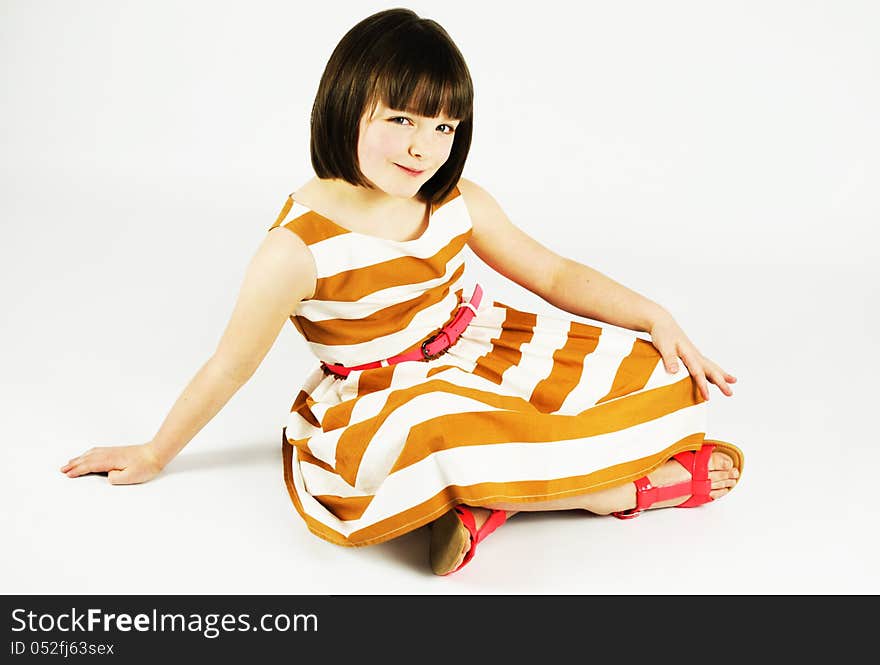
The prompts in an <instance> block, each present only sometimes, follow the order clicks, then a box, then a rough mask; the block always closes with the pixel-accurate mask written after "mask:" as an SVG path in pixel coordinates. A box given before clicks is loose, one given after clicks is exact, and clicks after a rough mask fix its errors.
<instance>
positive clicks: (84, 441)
mask: <svg viewBox="0 0 880 665" xmlns="http://www.w3.org/2000/svg"><path fill="white" fill-rule="evenodd" d="M394 6H397V5H395V4H384V3H377V2H339V1H331V2H323V3H298V2H289V1H283V2H281V1H279V2H265V1H264V2H255V1H248V2H218V1H216V0H214V1H212V2H201V1H199V2H192V1H190V2H176V1H175V2H172V1H169V0H162V1H158V0H150V1H149V2H147V1H142V2H121V1H118V0H113V1H111V0H105V1H100V2H99V1H90V2H83V1H80V2H60V1H53V2H48V1H46V0H41V1H27V2H26V1H24V0H16V1H10V0H4V2H2V5H0V7H2V18H0V37H2V38H0V48H2V63H3V69H2V87H0V95H2V100H0V102H2V103H0V107H2V111H0V113H2V120H3V121H2V123H0V132H2V145H3V149H2V151H0V154H2V156H0V160H2V169H3V171H2V174H3V177H2V181H0V195H2V202H0V212H2V240H0V261H2V262H0V270H2V280H0V289H2V293H0V296H2V303H3V313H2V320H3V324H2V330H0V334H2V345H0V368H2V370H0V371H2V377H3V379H2V393H0V403H2V405H3V416H2V422H3V430H2V432H3V449H4V452H5V454H4V456H3V460H4V464H5V467H6V473H5V474H4V479H3V482H2V484H0V487H2V495H0V499H2V506H3V508H2V518H0V519H2V521H0V530H2V534H3V541H4V546H3V547H2V548H0V585H2V592H3V593H15V594H48V593H76V594H79V593H87V594H92V593H108V594H135V593H149V594H154V593H156V594H158V593H181V594H195V593H210V594H214V593H233V594H242V593H254V594H339V593H354V594H360V593H378V594H385V593H404V594H410V593H418V594H422V593H426V594H446V593H464V594H469V593H502V594H504V593H523V594H533V593H534V594H537V593H558V594H572V593H577V594H593V593H602V594H605V593H613V594H629V593H651V594H654V593H658V594H659V593H663V594H666V593H689V594H693V593H696V594H702V593H705V594H745V593H748V594H752V593H767V594H782V593H786V594H788V593H829V594H830V593H858V594H861V593H878V592H880V579H878V574H877V571H876V562H877V559H878V556H880V543H878V528H877V527H878V509H877V496H878V495H877V493H878V489H877V486H876V483H875V482H874V476H875V474H876V473H877V467H878V462H880V455H878V450H877V435H876V431H875V429H874V427H873V425H874V419H873V416H872V413H875V412H876V408H877V407H876V399H877V398H876V395H877V394H878V391H877V378H878V361H877V350H876V347H875V346H874V339H875V335H874V332H875V331H876V330H877V325H878V307H877V304H878V303H877V290H878V268H877V265H876V263H877V262H876V258H877V254H878V252H877V233H876V230H875V227H876V224H877V222H878V220H880V215H878V213H880V197H878V182H880V178H878V176H880V163H878V155H880V131H878V123H877V118H878V117H880V93H878V85H877V82H878V73H880V72H878V63H880V47H878V41H877V39H876V37H877V34H878V32H880V10H878V8H877V5H876V4H875V3H872V2H868V1H865V2H856V1H850V2H839V1H831V0H828V1H824V2H795V1H790V2H784V1H778V0H777V1H772V2H768V1H767V0H760V1H750V2H738V3H727V2H700V1H696V0H694V1H691V2H663V3H658V2H649V1H642V2H621V3H608V2H593V1H587V2H577V3H574V2H550V1H547V2H542V3H539V4H537V5H536V4H534V3H502V2H485V3H482V2H481V3H476V2H460V1H457V0H446V1H444V2H442V3H440V2H413V3H409V4H407V5H405V6H407V7H409V8H411V9H413V10H415V11H416V12H417V13H419V15H421V16H424V17H427V18H432V19H434V20H436V21H438V22H439V23H440V24H441V25H442V26H444V28H445V29H446V30H447V31H448V32H449V34H450V35H451V37H452V38H453V40H455V42H456V43H457V44H458V46H459V48H460V50H461V51H462V53H463V54H464V56H465V58H466V60H467V62H468V65H469V67H470V71H471V75H472V77H473V80H474V84H475V90H476V97H475V130H474V131H475V133H474V139H473V144H472V149H471V152H470V157H469V160H468V162H467V166H466V169H465V176H466V177H468V178H470V179H472V180H474V181H476V182H477V183H479V184H481V185H482V186H483V187H485V188H486V189H488V190H489V191H490V192H491V193H492V194H493V195H494V196H495V197H496V199H497V200H498V201H499V202H500V203H501V205H502V207H503V208H504V209H505V211H506V212H507V214H508V216H509V217H510V218H511V220H512V221H513V222H514V223H515V224H517V225H519V226H520V227H521V228H523V229H524V230H525V231H526V232H528V233H530V234H531V235H533V236H534V237H535V238H536V239H538V240H539V241H540V242H542V243H543V244H545V245H546V246H548V247H550V248H552V249H553V250H554V251H557V252H560V253H562V254H564V255H566V256H568V257H570V258H574V259H576V260H578V261H580V262H582V263H586V264H587V265H590V266H592V267H594V268H596V269H598V270H601V271H602V272H604V273H605V274H607V275H609V276H611V277H613V278H614V279H616V280H618V281H620V282H622V283H623V284H625V285H627V286H629V287H630V288H633V289H635V290H637V291H639V292H640V293H642V294H644V295H646V296H648V297H649V298H651V299H653V300H656V301H657V302H659V303H660V304H662V305H663V306H665V307H666V308H667V309H669V310H670V311H671V312H672V313H673V315H675V317H676V318H677V320H678V322H679V323H680V324H681V325H682V327H683V328H684V329H685V331H686V332H687V333H688V335H689V336H690V338H691V339H692V340H693V341H694V343H695V344H696V345H697V347H698V348H699V349H700V350H701V351H702V352H703V353H704V354H705V355H707V356H708V357H710V358H711V359H713V360H715V361H717V362H718V363H719V364H720V365H721V366H722V367H723V368H724V369H726V370H727V371H729V372H731V373H733V374H734V375H736V376H737V377H738V378H739V381H738V383H737V384H735V385H734V386H733V389H734V396H733V397H725V396H723V395H722V394H721V392H720V391H719V390H718V389H717V388H716V387H715V386H712V387H711V391H712V398H711V402H710V427H709V430H710V431H709V432H708V433H707V434H708V436H710V437H715V438H720V439H723V440H727V441H732V442H734V443H736V444H737V445H739V446H740V447H741V448H743V449H744V451H745V453H746V466H745V473H744V476H743V479H742V481H741V483H740V485H739V486H738V487H737V489H736V490H735V491H734V493H732V494H731V495H730V496H729V497H726V498H725V499H724V500H722V501H718V502H716V503H713V504H710V505H709V506H703V507H701V508H699V509H695V510H658V511H653V512H650V513H647V514H645V515H643V516H641V517H640V518H639V519H637V520H630V521H620V520H615V519H612V518H600V517H596V516H591V515H587V514H578V513H574V512H558V513H541V514H528V515H525V514H522V515H519V516H517V517H515V518H513V519H512V520H511V521H510V522H509V523H508V524H506V525H505V526H504V527H503V528H502V529H500V530H498V531H497V532H495V533H494V534H493V535H492V536H491V537H490V538H489V539H488V540H486V541H485V542H484V543H482V544H481V545H480V547H479V551H478V553H477V556H476V557H475V559H474V561H473V562H472V563H471V564H470V565H469V566H468V567H466V568H465V569H463V570H462V571H461V572H460V573H457V574H455V575H452V576H449V577H444V578H440V577H435V576H434V575H432V574H431V572H430V568H429V566H428V561H427V547H428V532H427V530H426V529H421V530H418V531H416V532H412V533H410V534H407V535H406V536H403V537H401V538H400V539H397V540H395V541H392V542H389V543H386V544H382V545H376V546H373V547H367V548H358V549H350V548H342V547H339V546H336V545H332V544H329V543H326V542H324V541H322V540H320V539H318V538H317V537H316V536H313V535H312V534H311V533H309V532H308V531H307V529H306V527H305V525H304V523H303V522H302V520H301V518H300V517H299V515H298V514H297V513H296V512H295V510H294V508H293V505H292V504H291V502H290V499H289V498H288V495H287V490H286V488H285V486H284V482H283V478H282V467H281V457H280V439H281V426H282V424H283V422H284V420H285V418H286V415H287V412H288V410H289V407H290V404H291V402H292V400H293V398H294V397H295V394H296V391H297V389H298V387H299V382H300V381H301V379H302V378H303V377H304V376H305V374H306V373H307V371H308V370H309V369H310V368H311V367H312V366H313V365H314V362H315V361H314V359H313V357H312V356H311V355H310V353H309V351H308V350H307V347H306V345H305V342H304V341H303V340H302V338H300V336H299V334H298V333H297V332H296V330H295V329H294V327H293V326H292V325H288V326H286V327H285V329H284V330H283V331H282V333H281V335H280V336H279V338H278V340H277V342H276V344H275V346H274V347H273V349H272V350H271V351H270V353H269V355H268V356H267V357H266V359H265V360H264V362H263V365H262V366H261V367H260V369H259V370H258V372H257V373H256V374H255V375H254V377H253V378H252V379H251V381H250V382H249V383H248V384H246V385H245V386H244V387H243V388H242V389H241V390H240V391H239V392H238V393H237V394H236V395H235V396H234V397H233V398H232V400H231V401H230V402H229V403H228V405H227V406H226V407H225V409H224V410H222V411H221V412H220V413H219V414H218V415H217V416H216V417H215V418H214V419H213V420H212V421H211V422H210V423H209V424H208V425H207V426H206V427H205V428H204V429H202V431H201V432H200V433H199V434H198V435H197V436H196V437H195V438H194V439H193V440H192V442H191V443H190V444H189V446H188V447H187V448H186V449H185V450H184V451H183V452H182V453H181V454H180V455H179V456H178V457H177V458H176V459H175V460H174V461H173V462H172V463H171V464H170V465H169V466H168V467H167V468H166V469H165V471H164V472H163V473H162V474H161V475H160V476H159V477H157V478H156V479H155V480H153V481H151V482H148V483H144V484H141V485H132V486H112V485H110V484H109V483H108V481H107V479H106V477H104V476H97V475H92V476H86V477H81V478H77V479H70V478H67V477H66V476H64V475H63V474H61V473H60V471H59V468H60V467H61V465H63V464H64V463H65V462H66V461H67V460H68V459H69V458H71V457H73V456H75V455H78V454H80V453H81V452H83V451H85V450H87V449H88V448H91V447H92V446H99V445H120V444H132V443H143V442H145V441H148V440H149V439H150V438H151V437H152V436H153V435H154V434H155V432H156V430H157V429H158V428H159V425H160V424H161V422H162V420H163V419H164V417H165V415H166V414H167V412H168V409H169V408H170V407H171V405H172V404H173V403H174V401H175V400H176V398H177V396H178V395H179V394H180V391H181V390H182V389H183V388H184V386H185V385H186V384H187V383H188V381H189V380H190V378H191V377H192V376H193V374H194V373H195V372H196V371H197V370H198V369H199V368H200V367H201V365H202V364H203V363H204V362H205V361H206V360H207V359H208V357H209V356H210V355H211V354H212V353H213V351H214V349H215V347H216V344H217V342H218V341H219V339H220V336H221V334H222V332H223V329H224V327H225V324H226V322H227V320H228V317H229V315H230V313H231V311H232V307H233V304H234V302H235V298H236V296H237V292H238V287H239V286H240V283H241V279H242V277H243V275H244V270H245V267H246V265H247V263H248V261H249V260H250V257H251V256H252V255H253V252H254V251H255V250H256V248H257V246H258V245H259V243H260V242H261V241H262V239H263V235H264V233H265V232H266V230H267V229H268V228H269V226H270V225H271V224H272V223H273V222H274V221H275V217H276V215H277V214H278V212H279V211H280V209H281V207H282V205H283V204H284V201H285V199H286V197H287V195H288V194H289V193H290V192H292V191H293V190H294V189H296V188H297V187H299V186H300V185H301V184H302V183H304V182H305V181H306V180H307V179H309V178H310V177H311V176H312V175H313V173H312V170H311V164H310V161H309V152H308V151H309V113H310V110H311V105H312V102H313V99H314V94H315V92H316V90H317V85H318V81H319V78H320V75H321V72H322V71H323V68H324V65H325V63H326V60H327V58H328V57H329V55H330V53H331V51H332V50H333V48H334V46H335V45H336V43H337V42H338V40H339V39H340V38H341V37H342V35H343V34H344V33H345V32H346V31H347V30H348V29H349V28H350V27H352V26H353V25H354V24H355V23H357V22H358V21H360V20H361V19H363V18H365V17H366V16H368V15H370V14H372V13H374V12H376V11H379V10H381V9H386V8H390V7H394ZM471 260H472V263H471V268H470V272H469V274H470V275H471V281H473V280H476V279H479V280H480V281H481V282H482V283H484V284H485V285H486V286H487V287H488V288H490V289H491V290H492V292H493V297H495V298H497V299H499V300H502V301H503V302H506V303H508V304H511V305H513V306H519V307H525V308H531V309H532V310H533V311H538V312H548V313H552V312H554V311H555V312H557V313H558V312H559V310H554V309H553V308H552V307H551V306H550V305H549V304H547V303H546V302H544V301H543V300H541V299H539V298H538V297H537V296H535V295H533V294H531V293H530V292H528V291H525V290H523V289H522V288H521V287H519V286H517V285H516V284H513V283H511V282H509V281H507V280H505V279H504V278H503V277H501V276H500V275H497V274H490V273H489V272H488V271H487V268H486V267H485V266H484V265H483V264H481V263H480V262H479V261H478V260H477V259H476V257H473V258H472V259H471Z"/></svg>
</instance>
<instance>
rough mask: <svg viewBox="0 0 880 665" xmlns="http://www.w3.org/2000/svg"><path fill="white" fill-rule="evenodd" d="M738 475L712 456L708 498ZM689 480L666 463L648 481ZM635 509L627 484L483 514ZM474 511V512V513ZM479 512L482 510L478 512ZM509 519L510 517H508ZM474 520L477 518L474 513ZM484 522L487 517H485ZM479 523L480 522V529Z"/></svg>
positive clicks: (723, 458)
mask: <svg viewBox="0 0 880 665" xmlns="http://www.w3.org/2000/svg"><path fill="white" fill-rule="evenodd" d="M738 477H739V472H738V471H737V470H736V469H735V468H733V460H732V459H731V458H730V457H729V456H728V455H725V454H724V453H712V456H711V457H710V459H709V479H710V480H711V481H712V490H711V491H710V492H709V496H711V497H712V498H713V499H717V498H719V497H722V496H724V495H725V494H727V493H728V492H729V491H730V490H731V489H732V488H733V486H734V485H736V482H737V478H738ZM689 478H690V473H688V471H687V470H686V469H685V468H684V467H683V466H682V465H681V464H679V463H678V462H676V461H675V460H670V461H668V462H666V464H664V465H663V466H661V467H659V468H658V469H656V470H655V471H653V472H652V473H650V474H648V479H649V480H650V481H651V484H652V485H654V486H655V487H663V486H665V485H675V484H677V483H682V482H685V481H687V480H688V479H689ZM689 496H690V495H684V496H682V497H676V498H674V499H670V500H668V501H658V502H657V503H655V504H654V505H653V506H652V509H653V508H666V507H669V506H677V505H678V504H680V503H684V502H685V501H686V500H687V499H688V498H689ZM635 506H636V487H635V485H634V484H633V483H631V482H627V483H623V484H622V485H616V486H614V487H608V488H606V489H603V490H598V491H596V492H589V493H588V494H579V495H577V496H569V497H564V498H561V499H553V500H550V501H540V502H536V503H513V502H509V503H504V502H498V503H493V504H491V505H490V506H487V507H486V508H487V509H484V510H481V511H480V512H482V513H485V515H488V513H489V511H488V509H489V508H491V509H494V510H504V511H509V513H510V514H513V513H515V512H519V511H521V510H524V511H538V510H573V509H580V510H588V511H589V512H591V513H596V514H597V515H610V514H611V513H613V512H617V511H619V510H627V509H629V508H635ZM472 510H473V509H472ZM476 510H480V509H479V508H477V509H476ZM508 516H509V515H508ZM474 517H477V515H476V513H474ZM483 519H484V520H485V517H483ZM479 523H480V520H479V519H477V525H478V526H479Z"/></svg>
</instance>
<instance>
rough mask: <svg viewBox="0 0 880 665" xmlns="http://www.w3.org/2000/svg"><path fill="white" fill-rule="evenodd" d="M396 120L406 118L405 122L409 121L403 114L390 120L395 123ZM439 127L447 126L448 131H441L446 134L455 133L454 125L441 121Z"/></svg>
mask: <svg viewBox="0 0 880 665" xmlns="http://www.w3.org/2000/svg"><path fill="white" fill-rule="evenodd" d="M397 120H406V121H407V122H409V121H410V120H409V118H404V117H403V116H397V117H396V118H391V122H393V123H395V124H397V122H396V121H397ZM440 127H448V128H449V131H448V132H443V133H444V134H447V135H448V134H454V133H455V127H453V126H452V125H447V124H446V123H443V124H442V125H440Z"/></svg>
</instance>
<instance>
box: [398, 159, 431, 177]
mask: <svg viewBox="0 0 880 665" xmlns="http://www.w3.org/2000/svg"><path fill="white" fill-rule="evenodd" d="M394 165H395V166H397V167H398V168H400V169H402V170H403V172H404V173H408V174H409V175H422V174H423V173H424V172H425V170H424V169H422V170H421V171H415V170H413V169H408V168H406V167H405V166H401V165H400V164H398V163H397V162H395V163H394Z"/></svg>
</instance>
